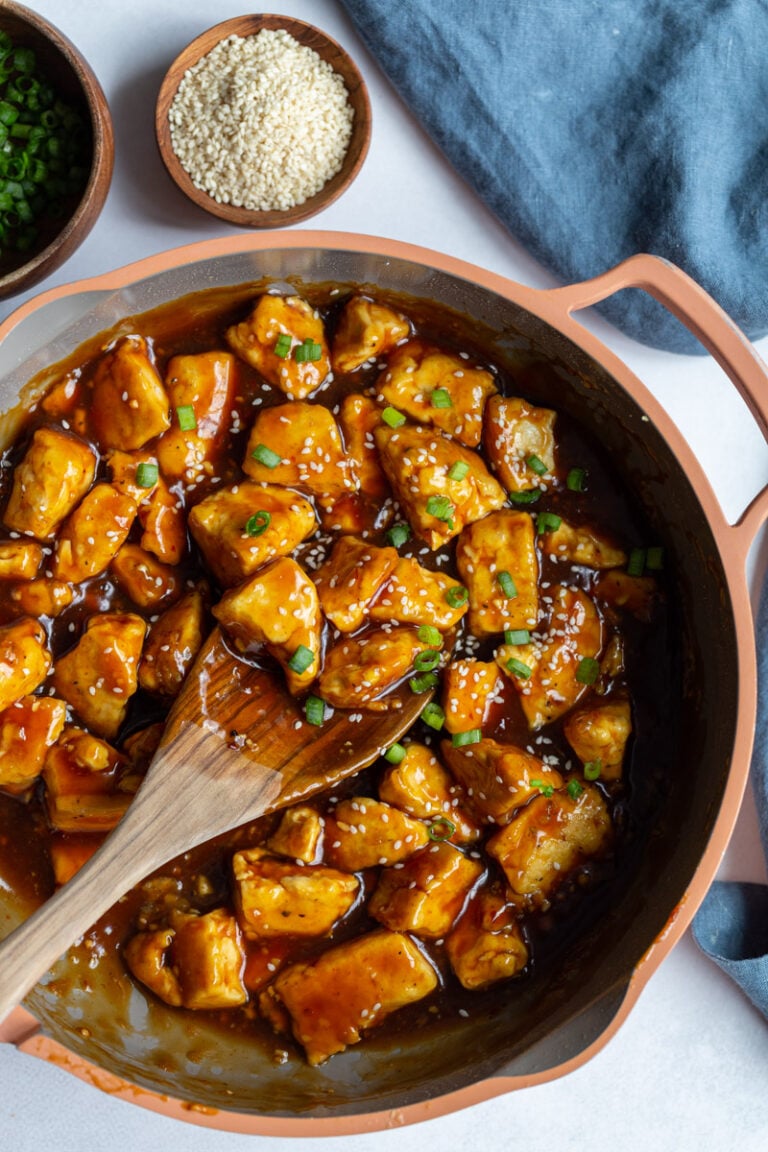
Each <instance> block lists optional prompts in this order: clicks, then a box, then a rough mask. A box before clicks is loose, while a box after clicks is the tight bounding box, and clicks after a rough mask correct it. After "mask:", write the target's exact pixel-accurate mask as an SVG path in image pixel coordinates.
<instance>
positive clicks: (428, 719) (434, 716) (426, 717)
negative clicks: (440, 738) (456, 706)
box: [421, 701, 445, 732]
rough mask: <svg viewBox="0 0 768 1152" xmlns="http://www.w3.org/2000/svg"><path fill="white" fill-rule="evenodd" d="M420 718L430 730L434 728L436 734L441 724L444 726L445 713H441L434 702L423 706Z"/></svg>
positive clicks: (438, 706) (440, 709)
mask: <svg viewBox="0 0 768 1152" xmlns="http://www.w3.org/2000/svg"><path fill="white" fill-rule="evenodd" d="M421 718H422V720H423V721H424V723H425V724H429V726H430V728H434V729H435V731H436V732H439V731H440V729H441V728H442V726H443V724H445V712H443V710H442V708H441V707H440V705H439V704H435V702H434V701H431V702H430V703H429V704H425V705H424V708H423V709H422V713H421Z"/></svg>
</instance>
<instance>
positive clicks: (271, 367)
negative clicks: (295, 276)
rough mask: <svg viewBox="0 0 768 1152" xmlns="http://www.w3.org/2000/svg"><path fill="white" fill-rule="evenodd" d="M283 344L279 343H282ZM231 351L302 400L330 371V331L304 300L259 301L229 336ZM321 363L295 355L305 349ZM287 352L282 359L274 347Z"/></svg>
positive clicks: (272, 297) (269, 295)
mask: <svg viewBox="0 0 768 1152" xmlns="http://www.w3.org/2000/svg"><path fill="white" fill-rule="evenodd" d="M281 336H282V337H283V338H284V339H283V340H282V341H280V343H278V341H279V338H280V337H281ZM226 337H227V343H228V344H229V346H230V348H231V349H232V350H233V351H234V352H235V353H236V354H237V355H238V356H240V357H241V359H243V360H245V362H246V363H247V364H250V365H251V367H252V368H255V369H256V371H257V372H259V373H261V375H262V376H263V377H264V379H265V380H266V381H267V383H268V384H272V385H273V387H275V388H279V389H280V391H281V392H284V393H285V394H286V396H289V397H291V398H292V399H296V400H303V399H304V398H305V397H306V396H309V395H310V393H312V392H314V391H315V389H316V388H319V387H320V385H321V384H322V383H323V381H324V380H325V379H326V377H327V376H328V373H329V372H330V370H331V364H330V358H329V353H328V344H327V342H326V338H325V329H324V327H323V321H322V319H321V318H320V315H319V313H317V312H316V311H315V309H314V308H313V307H312V306H311V305H310V304H308V303H307V302H306V300H302V299H301V297H300V296H278V295H275V294H273V293H266V294H265V295H263V296H260V297H259V298H258V300H257V301H256V304H255V305H254V307H253V310H252V311H251V313H250V315H249V316H248V317H247V318H246V319H245V320H243V321H242V322H241V323H240V324H233V325H232V327H231V328H228V329H227V332H226ZM305 342H308V344H309V345H310V346H312V347H311V354H312V356H315V354H316V348H317V349H318V351H317V358H316V359H310V358H308V359H304V358H303V355H304V354H303V353H299V355H298V357H297V355H296V350H297V348H298V347H299V346H300V345H302V344H304V345H305V347H306V346H307V344H305ZM276 346H277V347H278V348H282V347H283V346H285V347H286V353H285V355H282V356H279V355H278V354H277V352H276V351H275V347H276Z"/></svg>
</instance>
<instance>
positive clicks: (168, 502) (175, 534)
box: [139, 477, 187, 564]
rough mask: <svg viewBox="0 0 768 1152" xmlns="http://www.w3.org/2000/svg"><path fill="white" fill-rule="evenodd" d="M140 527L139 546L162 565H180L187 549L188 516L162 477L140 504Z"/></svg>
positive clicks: (180, 500)
mask: <svg viewBox="0 0 768 1152" xmlns="http://www.w3.org/2000/svg"><path fill="white" fill-rule="evenodd" d="M139 523H140V524H141V527H142V528H143V532H142V535H141V541H140V543H141V546H142V548H144V549H145V551H147V552H152V553H154V555H155V556H157V558H158V560H160V561H162V563H163V564H179V563H180V562H181V561H182V560H183V559H184V556H185V555H186V552H187V518H186V513H185V511H184V502H183V501H182V499H181V498H180V497H179V496H178V495H177V494H176V493H174V492H172V491H171V489H170V488H169V487H168V485H167V484H166V483H165V481H164V480H163V478H162V477H160V479H159V480H158V482H157V484H156V485H155V488H154V491H153V492H152V493H151V495H150V496H149V498H148V499H147V500H144V501H142V503H141V504H139Z"/></svg>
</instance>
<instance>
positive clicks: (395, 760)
mask: <svg viewBox="0 0 768 1152" xmlns="http://www.w3.org/2000/svg"><path fill="white" fill-rule="evenodd" d="M405 755H406V753H405V748H403V746H402V744H393V745H392V747H391V748H387V750H386V752H385V753H384V759H385V760H386V761H387V762H388V763H389V764H402V762H403V760H405Z"/></svg>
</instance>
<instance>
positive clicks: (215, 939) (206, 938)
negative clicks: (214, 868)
mask: <svg viewBox="0 0 768 1152" xmlns="http://www.w3.org/2000/svg"><path fill="white" fill-rule="evenodd" d="M171 927H172V928H173V930H174V933H175V935H174V938H173V942H172V944H171V951H172V954H173V955H172V963H173V970H174V972H175V973H176V976H177V977H178V981H179V986H180V989H181V1002H182V1005H183V1006H184V1007H185V1008H191V1009H193V1010H197V1011H213V1010H215V1009H217V1008H236V1007H237V1006H238V1005H239V1004H244V1003H245V1002H246V1000H247V999H248V993H247V992H246V990H245V986H244V984H243V968H244V966H245V952H244V950H243V944H242V939H241V935H240V927H239V925H238V923H237V920H236V918H235V917H234V916H233V915H232V914H231V912H228V911H227V909H226V908H214V909H213V910H212V911H211V912H206V913H204V914H203V915H199V916H198V915H192V914H189V913H184V912H174V913H173V914H172V915H171Z"/></svg>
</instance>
